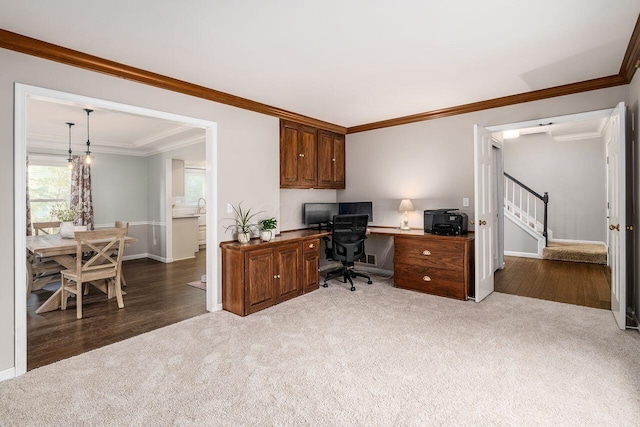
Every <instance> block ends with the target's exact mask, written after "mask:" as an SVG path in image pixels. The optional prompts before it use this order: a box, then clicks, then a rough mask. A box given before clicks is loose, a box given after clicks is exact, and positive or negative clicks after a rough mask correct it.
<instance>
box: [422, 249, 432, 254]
mask: <svg viewBox="0 0 640 427" xmlns="http://www.w3.org/2000/svg"><path fill="white" fill-rule="evenodd" d="M422 255H431V252H429V251H428V250H426V249H425V250H424V251H422Z"/></svg>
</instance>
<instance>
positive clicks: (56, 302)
mask: <svg viewBox="0 0 640 427" xmlns="http://www.w3.org/2000/svg"><path fill="white" fill-rule="evenodd" d="M111 240H112V239H103V240H96V241H92V242H91V243H92V244H94V245H95V246H96V247H101V245H102V247H104V246H105V245H107V244H108V243H109V242H110V241H111ZM137 241H138V239H136V238H134V237H130V236H125V238H124V245H125V247H127V246H129V245H131V243H135V242H137ZM76 250H77V243H76V240H75V239H67V238H63V237H61V236H60V234H43V235H38V236H27V251H28V252H29V253H30V254H32V255H35V256H38V257H41V258H47V259H50V260H52V261H55V262H57V263H58V264H60V265H61V266H62V267H64V268H65V269H70V270H73V269H75V268H76V258H75V255H76ZM90 250H91V249H90V248H87V251H90ZM28 280H33V278H32V277H29V278H28ZM60 293H61V288H58V289H57V290H56V291H55V292H54V293H53V295H51V296H50V297H49V298H48V299H47V300H46V301H45V302H44V303H42V305H41V306H40V307H38V309H37V310H36V314H41V313H46V312H48V311H54V310H57V309H58V308H60V305H61V303H62V298H61V296H60Z"/></svg>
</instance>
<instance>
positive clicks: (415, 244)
mask: <svg viewBox="0 0 640 427" xmlns="http://www.w3.org/2000/svg"><path fill="white" fill-rule="evenodd" d="M473 257H474V246H473V236H460V237H458V236H435V235H430V234H421V235H406V236H398V235H397V236H395V237H394V256H393V262H394V281H395V286H396V287H398V288H403V289H411V290H414V291H419V292H425V293H429V294H434V295H440V296H443V297H450V298H457V299H462V300H466V299H468V295H469V293H468V291H469V288H470V287H471V286H473V277H474V276H473V265H474V258H473Z"/></svg>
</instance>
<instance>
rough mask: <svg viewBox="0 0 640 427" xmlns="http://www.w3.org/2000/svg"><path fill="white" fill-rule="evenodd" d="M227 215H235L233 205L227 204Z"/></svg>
mask: <svg viewBox="0 0 640 427" xmlns="http://www.w3.org/2000/svg"><path fill="white" fill-rule="evenodd" d="M227 213H233V207H232V206H231V203H227Z"/></svg>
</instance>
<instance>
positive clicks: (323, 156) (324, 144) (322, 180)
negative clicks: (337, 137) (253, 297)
mask: <svg viewBox="0 0 640 427" xmlns="http://www.w3.org/2000/svg"><path fill="white" fill-rule="evenodd" d="M332 159H333V135H332V134H331V132H327V131H324V130H319V131H318V187H325V188H327V187H332V186H333V182H334V180H333V163H334V162H333V161H332Z"/></svg>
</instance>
